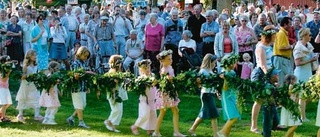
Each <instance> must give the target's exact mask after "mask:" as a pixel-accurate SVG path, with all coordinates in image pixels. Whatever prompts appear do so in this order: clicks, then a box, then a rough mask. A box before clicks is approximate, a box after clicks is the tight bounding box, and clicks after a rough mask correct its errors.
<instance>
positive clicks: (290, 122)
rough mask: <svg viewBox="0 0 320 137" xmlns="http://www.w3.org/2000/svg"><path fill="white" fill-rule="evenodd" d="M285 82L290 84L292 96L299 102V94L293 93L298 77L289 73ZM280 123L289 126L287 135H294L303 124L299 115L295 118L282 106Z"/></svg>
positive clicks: (291, 136)
mask: <svg viewBox="0 0 320 137" xmlns="http://www.w3.org/2000/svg"><path fill="white" fill-rule="evenodd" d="M284 82H285V84H287V85H289V95H290V98H291V99H292V100H294V101H296V102H297V103H298V94H294V93H292V89H293V86H294V84H295V83H296V82H297V77H296V76H294V75H287V76H286V77H285V81H284ZM280 125H281V126H288V127H289V128H288V131H287V133H286V134H285V137H293V135H294V131H295V130H296V129H297V127H298V126H299V125H302V123H301V121H300V119H299V118H298V117H296V118H294V117H293V115H292V114H291V113H290V112H289V111H288V110H286V108H284V107H282V109H281V118H280Z"/></svg>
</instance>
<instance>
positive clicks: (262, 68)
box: [250, 25, 276, 136]
mask: <svg viewBox="0 0 320 137" xmlns="http://www.w3.org/2000/svg"><path fill="white" fill-rule="evenodd" d="M274 29H275V27H274V26H273V25H268V26H266V27H264V29H263V31H262V32H261V41H259V42H258V43H257V45H256V50H255V56H256V63H257V66H256V68H254V70H253V72H252V73H251V80H252V81H257V80H261V76H262V74H266V73H267V71H268V69H270V68H271V67H272V61H271V57H272V55H273V51H272V47H271V45H272V43H273V42H274V40H275V34H276V31H275V30H274ZM261 104H262V100H260V101H255V102H254V104H253V107H252V115H251V129H250V131H251V132H254V133H258V134H259V133H260V131H259V129H258V125H257V123H258V115H259V112H260V109H261ZM264 127H265V126H264ZM265 134H271V133H269V132H268V133H265ZM270 136H271V135H270Z"/></svg>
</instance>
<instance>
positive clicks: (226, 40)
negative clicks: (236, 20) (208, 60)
mask: <svg viewBox="0 0 320 137" xmlns="http://www.w3.org/2000/svg"><path fill="white" fill-rule="evenodd" d="M223 47H224V50H223V51H224V53H231V52H232V41H231V39H230V38H229V37H225V38H224V40H223Z"/></svg>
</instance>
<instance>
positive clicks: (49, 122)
mask: <svg viewBox="0 0 320 137" xmlns="http://www.w3.org/2000/svg"><path fill="white" fill-rule="evenodd" d="M46 124H48V125H57V123H56V122H55V121H54V120H53V119H49V120H48V121H47V122H46Z"/></svg>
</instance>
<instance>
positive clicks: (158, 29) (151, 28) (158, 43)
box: [144, 13, 164, 72]
mask: <svg viewBox="0 0 320 137" xmlns="http://www.w3.org/2000/svg"><path fill="white" fill-rule="evenodd" d="M157 19H158V15H157V14H156V13H151V14H150V23H149V24H147V25H146V28H145V49H144V50H145V51H144V53H145V54H144V56H145V57H144V58H145V59H150V60H151V61H152V67H151V69H152V70H153V72H159V71H158V70H159V61H157V59H156V56H157V55H158V54H159V53H160V51H162V50H163V48H164V47H163V46H164V27H163V26H162V25H161V24H160V23H158V22H157Z"/></svg>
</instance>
